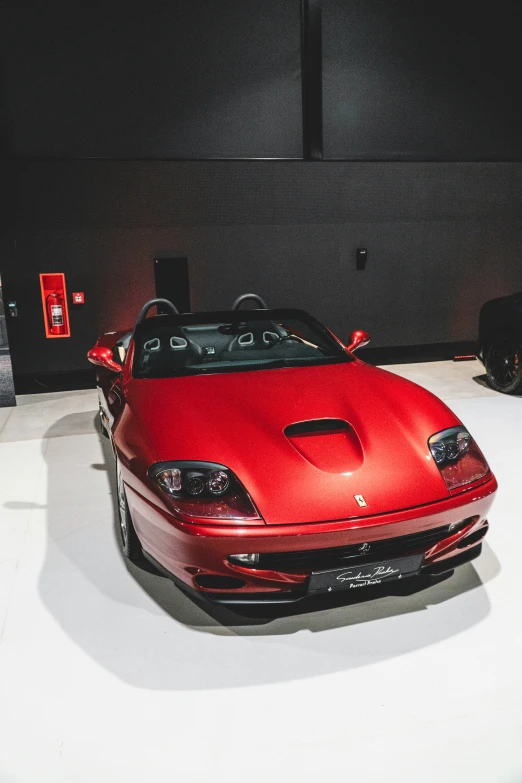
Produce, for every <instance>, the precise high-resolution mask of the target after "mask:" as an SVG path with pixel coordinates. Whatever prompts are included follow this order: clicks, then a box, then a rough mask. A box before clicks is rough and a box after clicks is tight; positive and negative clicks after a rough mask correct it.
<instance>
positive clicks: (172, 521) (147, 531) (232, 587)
mask: <svg viewBox="0 0 522 783" xmlns="http://www.w3.org/2000/svg"><path fill="white" fill-rule="evenodd" d="M496 489H497V483H496V480H495V478H494V476H493V475H490V476H489V477H488V478H487V480H486V481H485V482H482V483H480V484H478V485H476V486H473V487H471V488H469V489H467V490H466V491H464V492H459V493H457V494H454V495H451V496H450V497H448V498H446V499H444V500H442V501H439V502H437V503H433V504H430V505H429V506H423V507H421V508H414V509H406V510H402V511H399V512H393V513H391V514H385V515H378V516H375V517H365V518H364V519H361V518H358V519H357V518H353V519H347V520H341V521H334V522H323V523H308V524H294V525H274V526H268V525H266V526H265V525H260V526H258V527H240V526H238V525H234V526H232V525H229V526H225V525H201V524H188V523H184V522H181V521H180V520H178V519H176V518H175V517H174V516H173V515H171V514H168V513H167V512H165V511H163V510H161V509H159V508H158V507H157V506H155V505H153V504H151V503H150V502H149V501H148V500H146V499H145V498H144V497H142V496H141V495H140V494H138V493H137V492H136V491H135V490H133V489H132V488H130V487H129V486H127V499H128V502H129V507H130V511H131V515H132V519H133V522H134V526H135V528H136V532H137V534H138V536H139V538H140V541H141V543H142V546H143V550H144V553H145V554H146V556H147V557H148V558H149V559H150V560H152V561H153V562H154V563H155V564H156V565H157V566H159V567H160V569H161V570H163V571H164V572H165V573H167V574H168V575H169V576H170V577H172V578H173V579H174V580H175V581H176V582H177V583H178V584H180V585H181V586H183V587H186V588H189V589H190V590H193V591H196V592H197V593H199V594H200V595H204V596H205V597H207V598H209V599H211V600H212V601H216V602H219V603H230V604H245V603H260V602H267V601H268V602H270V603H289V602H293V601H297V600H300V599H301V598H303V597H305V596H306V593H307V583H308V579H309V576H310V573H311V571H312V570H314V568H315V567H314V561H313V559H312V560H310V561H309V562H308V563H304V562H303V560H302V558H299V557H298V558H297V560H298V562H297V565H295V566H292V564H291V558H287V561H289V562H285V558H284V557H283V558H282V561H281V562H282V563H283V565H282V567H277V566H275V567H274V565H273V564H274V562H275V563H277V562H278V556H281V555H285V554H290V553H292V554H293V555H298V554H306V553H308V552H315V551H316V550H319V551H326V550H329V551H332V550H336V549H337V548H339V549H340V550H343V551H344V549H345V548H349V549H351V548H353V547H354V546H356V545H358V544H360V545H362V544H363V543H368V544H369V545H370V547H372V545H375V546H376V547H378V546H379V545H380V546H382V545H383V544H384V543H386V544H388V543H390V544H393V543H394V541H395V544H396V546H395V549H394V550H393V551H394V552H395V554H394V556H399V555H400V552H398V551H397V547H398V548H399V550H400V541H406V540H411V539H413V540H414V541H416V540H417V539H418V540H419V543H418V546H417V548H416V549H415V545H414V544H413V549H412V548H411V545H410V548H409V549H408V552H407V553H408V554H413V553H414V552H415V553H421V552H422V553H423V554H424V555H425V558H424V564H423V568H422V572H421V573H428V574H429V573H431V574H435V573H444V572H445V571H450V570H452V569H453V568H455V567H456V566H457V565H460V564H462V563H463V562H468V561H469V560H471V559H473V558H475V557H477V556H478V555H479V554H480V548H481V541H482V539H483V538H484V536H485V534H486V532H487V529H488V523H487V514H488V511H489V509H490V507H491V504H492V502H493V498H494V493H495V491H496ZM452 525H455V526H456V528H455V530H456V532H450V531H449V529H448V530H447V535H443V536H442V537H441V536H440V535H438V536H437V537H436V539H437V540H436V542H435V543H432V541H431V540H430V532H431V531H436V530H438V531H440V530H441V529H443V528H444V527H447V528H449V526H452ZM423 533H424V534H426V535H425V536H423V535H422V534H423ZM426 542H427V543H426ZM390 551H391V550H390ZM250 552H256V553H263V554H265V555H267V556H268V555H270V557H267V558H265V559H266V560H267V562H271V566H270V568H258V567H256V568H250V567H245V566H241V565H238V564H234V563H231V562H230V561H229V559H228V558H229V556H230V555H233V554H239V553H250ZM341 554H342V552H341ZM369 557H370V560H369V559H368V558H367V559H366V562H371V556H369ZM380 559H383V558H381V557H380V556H377V554H376V555H375V560H380ZM355 563H358V561H353V560H350V564H355ZM315 570H318V569H315Z"/></svg>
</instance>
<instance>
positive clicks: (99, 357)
mask: <svg viewBox="0 0 522 783" xmlns="http://www.w3.org/2000/svg"><path fill="white" fill-rule="evenodd" d="M87 358H88V360H89V361H90V362H92V364H96V365H98V367H104V368H105V369H106V370H110V371H111V372H121V367H120V365H119V364H117V363H116V362H115V361H114V359H113V358H112V350H111V349H110V348H107V347H105V346H103V345H95V346H94V348H91V350H90V351H89V353H88V354H87Z"/></svg>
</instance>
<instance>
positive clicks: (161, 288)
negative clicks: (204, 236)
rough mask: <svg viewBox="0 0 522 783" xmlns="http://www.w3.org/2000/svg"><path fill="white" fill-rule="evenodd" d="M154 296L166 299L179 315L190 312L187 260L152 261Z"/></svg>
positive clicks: (174, 258) (166, 259)
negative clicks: (176, 309)
mask: <svg viewBox="0 0 522 783" xmlns="http://www.w3.org/2000/svg"><path fill="white" fill-rule="evenodd" d="M154 280H155V283H156V296H157V297H160V298H162V299H168V300H169V301H170V302H172V304H173V305H175V306H176V307H177V308H178V310H179V312H180V313H189V312H190V289H189V273H188V258H176V257H168V258H167V257H165V258H155V259H154Z"/></svg>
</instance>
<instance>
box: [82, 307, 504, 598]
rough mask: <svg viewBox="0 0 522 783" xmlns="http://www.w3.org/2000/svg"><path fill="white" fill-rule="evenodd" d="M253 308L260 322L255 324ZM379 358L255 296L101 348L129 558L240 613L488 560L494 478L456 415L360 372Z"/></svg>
mask: <svg viewBox="0 0 522 783" xmlns="http://www.w3.org/2000/svg"><path fill="white" fill-rule="evenodd" d="M246 299H253V300H255V301H256V302H257V305H258V307H257V309H241V308H240V305H241V304H242V302H243V301H244V300H246ZM154 305H156V306H157V308H158V314H157V315H150V314H149V310H150V309H151V308H152V307H153V306H154ZM147 315H148V316H149V317H147ZM368 340H369V337H368V335H367V334H366V333H365V332H361V331H356V332H353V333H352V335H351V342H350V345H348V346H345V345H343V344H342V343H341V341H340V340H339V339H337V337H335V335H333V334H332V333H331V332H330V331H329V330H328V329H327V328H326V327H324V326H323V325H322V324H320V323H319V322H318V321H317V320H316V319H315V318H313V317H312V316H310V315H308V313H306V312H304V311H302V310H295V309H273V310H270V309H267V308H266V306H265V303H264V302H263V300H262V299H260V297H257V296H256V295H253V294H246V295H245V296H243V297H239V299H238V300H236V302H235V303H234V306H233V307H232V309H231V310H229V311H224V312H207V313H183V314H180V313H178V312H177V310H176V308H175V307H174V305H172V303H170V302H168V301H167V300H164V299H163V300H157V299H156V300H151V301H150V302H147V304H146V305H145V306H144V307H143V309H142V311H141V313H140V315H139V317H138V319H137V321H136V324H135V326H134V329H133V330H132V331H130V332H110V333H108V334H104V335H103V336H102V337H100V339H99V340H98V342H97V343H96V345H95V347H94V348H93V349H92V350H91V351H89V354H88V358H89V360H90V361H91V362H93V363H94V364H96V365H97V366H98V367H97V369H98V375H97V383H98V389H99V398H100V415H101V422H102V428H103V430H104V431H105V434H107V435H108V436H109V437H110V439H111V442H112V446H113V450H114V455H115V459H116V472H117V486H118V505H119V514H120V532H121V541H122V546H123V551H124V553H125V555H126V556H127V557H129V558H131V559H137V558H140V557H143V555H144V556H145V557H146V558H147V559H149V560H150V561H152V562H153V563H154V564H155V565H156V567H157V568H159V569H160V570H162V571H163V572H165V573H167V574H168V575H169V576H170V577H171V578H173V579H174V581H175V582H176V583H177V584H178V585H179V586H180V587H182V588H183V589H185V590H187V589H188V590H192V591H197V592H198V593H199V594H200V595H205V596H206V597H208V598H209V599H211V600H213V601H217V602H220V603H228V604H241V603H259V602H266V601H268V602H273V603H285V602H293V601H297V600H300V599H301V598H304V597H306V596H312V595H317V594H320V593H331V592H333V591H338V590H348V591H349V590H354V589H357V588H360V587H368V586H371V585H378V584H382V583H384V582H388V581H392V580H397V579H404V578H408V577H413V576H415V575H417V574H434V575H435V574H441V573H445V572H448V571H451V570H453V569H454V568H455V567H456V566H458V565H461V564H462V563H466V562H468V561H470V560H472V559H473V558H475V557H477V556H478V555H479V554H480V552H481V547H482V540H483V538H484V536H485V535H486V533H487V530H488V522H487V514H488V511H489V509H490V507H491V504H492V501H493V497H494V493H495V491H496V489H497V482H496V480H495V477H494V476H493V474H492V473H491V471H490V469H489V467H488V464H487V462H486V460H485V459H484V456H483V455H482V452H481V451H480V449H479V447H478V446H477V444H476V443H475V441H474V440H473V438H472V437H471V435H470V433H469V432H468V431H467V429H466V427H464V426H463V424H462V423H461V422H460V421H459V419H458V418H457V417H456V416H455V415H454V414H453V413H452V412H451V411H450V410H449V409H448V408H447V407H446V405H444V404H443V403H442V402H441V401H440V400H438V399H437V398H436V397H434V396H433V395H432V394H430V393H429V392H428V391H426V390H425V389H422V388H420V387H419V386H416V385H415V384H414V383H411V382H409V381H407V380H404V379H403V378H400V377H398V376H397V375H394V374H392V373H389V372H385V371H384V370H381V369H378V368H376V367H372V366H370V365H368V364H365V363H364V362H362V361H360V360H359V359H357V358H356V357H355V356H354V351H355V350H356V349H357V348H358V347H360V346H362V345H365V344H366V343H367V342H368ZM370 594H371V591H370Z"/></svg>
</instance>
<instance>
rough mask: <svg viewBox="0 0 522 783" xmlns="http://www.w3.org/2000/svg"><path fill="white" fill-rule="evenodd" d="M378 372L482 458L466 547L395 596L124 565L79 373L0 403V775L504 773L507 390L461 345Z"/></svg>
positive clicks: (512, 699) (508, 643)
mask: <svg viewBox="0 0 522 783" xmlns="http://www.w3.org/2000/svg"><path fill="white" fill-rule="evenodd" d="M387 369H391V370H393V371H395V372H399V373H401V374H404V375H406V376H408V377H410V378H412V379H413V380H416V381H417V382H419V383H421V384H423V385H425V386H426V387H428V388H430V389H432V390H433V391H435V392H436V393H438V394H439V395H440V396H442V397H443V399H445V400H446V401H447V402H448V403H449V404H450V406H451V407H452V408H453V409H454V410H455V411H456V412H457V414H458V415H459V416H460V417H461V418H462V419H463V421H464V422H465V423H466V424H467V425H468V427H469V428H470V429H471V431H472V433H473V434H474V435H475V437H476V439H477V440H478V442H479V444H480V445H481V447H482V448H483V450H484V451H485V453H486V455H487V457H488V459H489V460H490V463H491V465H492V467H493V469H494V471H495V473H496V474H497V477H498V480H499V484H500V490H499V493H498V496H497V500H496V504H495V506H494V509H493V513H492V514H491V516H490V522H491V530H490V534H489V536H488V539H487V544H486V545H485V547H484V553H483V555H482V557H481V558H480V559H479V560H478V561H476V562H475V564H474V565H471V564H469V565H467V566H463V567H462V568H461V569H459V570H458V571H457V572H456V573H455V575H454V576H453V577H452V578H451V579H447V580H444V581H442V582H440V583H438V584H434V585H432V586H430V587H425V588H424V589H421V586H420V585H416V588H415V591H414V590H413V585H412V586H411V593H410V594H409V595H402V596H397V595H393V594H391V593H390V594H388V595H379V596H377V594H375V597H373V599H372V600H370V601H368V602H366V603H362V602H361V603H352V604H347V603H346V599H345V598H340V597H336V598H335V599H331V600H327V601H323V602H322V603H315V604H313V605H310V606H308V607H301V608H299V609H298V610H294V611H297V613H294V614H291V613H290V612H289V613H287V614H286V615H285V614H284V613H281V614H280V615H279V616H277V617H272V618H270V617H268V618H267V617H264V616H262V614H258V615H254V616H249V617H245V616H240V615H237V614H234V613H233V612H231V611H228V610H225V609H220V610H217V609H216V610H212V611H210V610H209V611H205V609H203V608H202V607H201V606H199V605H196V604H194V603H193V602H192V601H190V600H189V599H188V598H186V597H185V596H184V595H183V594H181V593H180V592H179V591H178V590H177V588H176V587H175V586H174V585H173V584H172V583H171V582H169V581H168V580H166V579H163V578H162V577H160V576H157V575H154V574H152V573H147V572H145V571H140V570H139V569H136V568H134V567H132V566H131V567H127V565H126V564H125V562H124V560H123V559H122V556H121V555H120V551H119V548H118V546H117V542H116V536H115V524H114V502H113V499H114V497H113V496H114V481H113V475H114V474H113V465H112V462H111V457H110V452H109V449H108V448H107V441H105V440H104V439H102V438H101V437H100V436H99V435H98V434H97V432H96V430H95V425H94V421H95V415H96V413H95V412H96V396H95V394H94V393H93V392H91V391H79V392H68V393H64V394H51V395H38V396H32V397H25V398H19V407H17V408H16V409H4V410H0V475H1V484H0V781H2V783H22V782H23V783H26V782H27V783H44V782H45V783H47V781H52V783H57V782H59V783H62V781H63V783H72V782H73V781H74V782H76V781H81V782H82V783H83V782H84V781H85V782H86V783H87V782H88V783H92V782H93V781H102V782H103V783H105V781H149V780H154V779H157V780H178V781H183V782H184V783H185V782H186V783H188V782H189V781H198V783H199V782H200V781H206V780H212V781H216V780H221V779H223V780H224V779H226V780H229V781H236V780H238V781H239V780H241V781H244V780H249V781H263V783H266V781H269V780H270V781H280V780H281V781H282V780H291V781H293V780H296V781H320V780H328V781H337V780H339V781H340V780H348V779H350V780H361V781H368V782H370V781H371V783H373V781H418V780H423V781H424V782H425V783H431V782H432V781H437V783H441V782H442V781H444V782H446V781H468V780H469V781H484V783H497V782H498V783H520V781H522V706H521V705H522V666H521V665H520V662H521V660H522V622H521V610H520V598H521V595H522V576H521V572H522V566H521V563H522V519H521V509H522V502H521V498H520V486H521V475H522V473H521V470H522V468H521V465H522V399H519V398H510V397H506V396H503V395H499V394H496V393H494V392H492V391H491V390H489V389H487V388H485V387H484V386H483V383H482V380H481V378H480V377H478V376H480V375H481V374H482V372H483V370H482V368H481V365H479V364H478V362H466V363H462V364H453V363H451V362H444V363H430V364H424V365H406V366H404V367H398V366H395V367H388V368H387ZM474 378H475V380H474Z"/></svg>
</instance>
